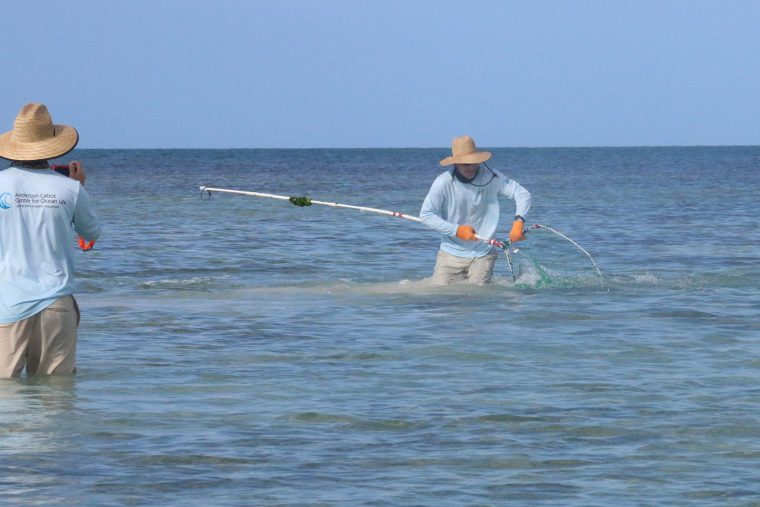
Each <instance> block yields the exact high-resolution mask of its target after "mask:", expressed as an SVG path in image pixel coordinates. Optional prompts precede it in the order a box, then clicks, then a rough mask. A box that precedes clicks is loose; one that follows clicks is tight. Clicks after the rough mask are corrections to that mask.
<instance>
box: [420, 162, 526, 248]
mask: <svg viewBox="0 0 760 507" xmlns="http://www.w3.org/2000/svg"><path fill="white" fill-rule="evenodd" d="M453 171H454V169H450V170H448V171H446V172H444V173H442V174H440V175H439V176H438V177H437V178H436V179H435V181H433V184H432V185H431V187H430V191H429V192H428V195H427V197H425V201H424V202H423V203H422V209H421V210H420V220H421V221H422V223H423V224H425V225H427V226H428V227H430V228H432V229H434V230H436V231H438V232H440V233H441V234H442V237H441V250H443V251H444V252H446V253H450V254H451V255H456V256H457V257H482V256H484V255H487V254H488V253H489V252H490V251H491V246H490V245H489V244H487V243H486V242H484V241H463V240H460V239H459V238H457V237H456V233H457V227H458V226H460V225H471V226H472V227H474V228H475V232H476V234H477V235H478V236H482V237H484V238H489V239H490V238H492V237H493V235H494V233H496V227H497V226H498V225H499V213H500V208H499V196H504V197H508V198H510V199H514V200H515V205H516V207H515V214H516V215H520V216H523V217H525V216H526V215H527V214H528V210H530V204H531V197H530V192H528V191H527V190H526V189H525V188H523V187H522V186H520V184H519V183H517V182H516V181H514V180H511V179H509V178H507V177H506V176H504V175H503V174H502V173H500V172H499V171H493V172H492V171H491V170H489V169H488V168H487V167H484V166H481V167H480V168H479V169H478V173H477V175H476V176H475V179H474V180H473V181H472V182H471V183H463V182H461V181H459V179H457V178H456V176H454V173H453Z"/></svg>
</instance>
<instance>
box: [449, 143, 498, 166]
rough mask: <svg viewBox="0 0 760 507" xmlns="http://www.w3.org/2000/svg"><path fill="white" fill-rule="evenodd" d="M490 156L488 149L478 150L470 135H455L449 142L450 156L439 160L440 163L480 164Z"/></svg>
mask: <svg viewBox="0 0 760 507" xmlns="http://www.w3.org/2000/svg"><path fill="white" fill-rule="evenodd" d="M489 158H491V152H490V151H478V149H477V147H476V146H475V141H474V140H473V139H472V137H470V136H460V137H455V138H454V140H453V141H452V142H451V156H450V157H446V158H444V159H443V160H441V165H452V164H480V163H482V162H485V161H486V160H488V159H489Z"/></svg>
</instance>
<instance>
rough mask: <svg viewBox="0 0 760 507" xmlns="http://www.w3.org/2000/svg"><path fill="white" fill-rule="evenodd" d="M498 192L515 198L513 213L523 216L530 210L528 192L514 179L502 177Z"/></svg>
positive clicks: (530, 200)
mask: <svg viewBox="0 0 760 507" xmlns="http://www.w3.org/2000/svg"><path fill="white" fill-rule="evenodd" d="M499 194H501V195H503V196H504V197H509V198H510V199H514V200H515V215H520V216H521V217H525V216H526V215H527V214H528V211H530V205H531V202H532V198H531V196H530V192H528V191H527V190H526V189H525V188H524V187H522V186H521V185H520V184H519V183H517V182H516V181H514V180H511V179H509V178H507V177H505V178H504V181H503V183H502V184H501V188H500V189H499Z"/></svg>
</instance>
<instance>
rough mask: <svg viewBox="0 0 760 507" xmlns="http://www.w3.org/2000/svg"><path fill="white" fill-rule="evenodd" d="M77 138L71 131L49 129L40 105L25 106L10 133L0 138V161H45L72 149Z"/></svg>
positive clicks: (61, 127) (44, 109) (50, 122)
mask: <svg viewBox="0 0 760 507" xmlns="http://www.w3.org/2000/svg"><path fill="white" fill-rule="evenodd" d="M78 142H79V134H78V133H77V131H76V129H75V128H74V127H67V126H66V125H53V119H52V118H51V117H50V113H48V110H47V107H45V105H44V104H35V103H31V104H27V105H25V106H24V107H22V108H21V111H20V112H19V113H18V116H16V121H14V122H13V130H11V131H10V132H6V133H5V134H2V135H0V157H2V158H7V159H10V160H19V161H26V160H47V159H51V158H56V157H60V156H61V155H65V154H66V153H68V152H70V151H71V150H73V149H74V146H76V145H77V143H78Z"/></svg>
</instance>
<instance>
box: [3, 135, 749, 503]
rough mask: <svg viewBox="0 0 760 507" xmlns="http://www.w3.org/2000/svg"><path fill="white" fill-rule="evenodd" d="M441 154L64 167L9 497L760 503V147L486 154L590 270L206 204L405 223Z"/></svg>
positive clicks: (339, 153)
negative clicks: (444, 283) (56, 241)
mask: <svg viewBox="0 0 760 507" xmlns="http://www.w3.org/2000/svg"><path fill="white" fill-rule="evenodd" d="M446 151H447V150H445V149H419V150H416V149H410V150H133V151H129V150H128V151H120V150H106V151H101V150H80V151H78V152H75V154H74V156H75V157H76V158H78V159H81V160H82V161H83V163H84V165H85V167H86V169H87V171H88V181H87V188H88V191H89V192H90V193H91V195H92V196H93V198H94V200H95V201H96V203H97V205H98V209H99V212H100V214H101V217H102V219H103V221H104V224H105V231H104V233H103V236H102V239H101V240H100V241H99V242H98V243H97V245H96V248H95V250H93V251H91V252H88V253H78V254H77V259H78V268H79V282H78V283H79V290H78V294H77V298H78V301H79V303H80V306H81V308H82V323H81V326H80V339H79V352H78V364H79V371H78V373H77V374H76V376H73V377H49V378H41V377H32V378H20V379H13V380H4V381H0V504H3V505H182V506H196V505H197V506H201V505H204V506H205V505H230V506H231V505H278V506H295V505H341V506H343V505H375V506H412V505H414V506H422V505H425V506H428V505H429V506H460V505H483V506H485V505H493V506H500V505H552V506H556V505H563V506H581V505H582V506H588V505H599V506H607V505H617V506H628V505H631V506H633V505H760V343H759V342H760V228H759V227H758V214H759V212H760V204H758V203H759V202H760V201H758V195H760V147H726V148H719V147H715V148H710V147H685V148H599V149H594V148H579V149H569V148H567V149H494V150H493V152H494V157H493V160H492V163H491V164H490V165H491V167H493V168H496V169H499V170H502V171H503V172H505V173H506V174H508V175H510V176H511V177H513V178H514V179H516V180H517V181H519V182H520V183H521V184H523V185H524V186H525V187H526V188H528V189H529V190H530V191H531V193H532V194H533V198H534V205H533V208H532V210H531V213H530V215H529V216H528V223H529V224H533V223H540V224H546V225H550V226H552V227H554V228H556V229H557V230H558V231H561V232H562V233H564V234H565V235H567V236H568V237H570V238H572V239H574V240H575V241H577V242H578V244H580V245H582V246H583V247H584V248H585V249H586V250H588V251H589V252H590V253H591V255H593V258H594V259H595V260H596V262H597V263H598V265H599V267H600V269H601V271H602V274H603V277H602V279H600V277H599V276H598V275H597V273H596V271H595V270H594V268H593V265H592V264H591V262H590V261H589V259H588V258H587V257H586V256H585V255H583V254H582V252H580V251H579V250H577V249H576V248H575V247H574V246H573V245H572V244H570V243H569V242H568V241H565V240H563V239H562V238H560V237H558V236H556V235H554V234H551V233H549V232H547V231H540V230H539V231H534V232H531V233H530V234H529V237H528V241H526V242H524V243H521V244H520V245H518V246H519V251H518V252H516V253H515V254H514V261H515V271H516V275H519V276H518V278H517V281H516V282H513V280H512V277H511V275H510V272H509V269H508V266H507V264H506V260H505V259H504V258H502V259H500V260H499V261H498V264H497V267H496V278H495V280H494V283H493V284H491V285H490V286H485V287H469V286H454V287H447V288H434V287H430V286H429V285H428V284H427V283H426V280H425V279H426V278H427V277H429V276H430V274H431V273H432V269H433V265H434V262H435V254H436V251H437V245H438V237H437V234H436V233H434V232H433V231H430V230H428V229H426V228H425V227H424V226H422V225H420V224H417V223H413V222H408V221H404V220H400V219H396V218H390V217H385V216H380V215H375V214H371V213H363V212H357V211H353V210H342V209H334V208H328V207H323V206H312V207H307V208H298V207H295V206H292V205H290V204H289V203H287V202H283V201H276V200H271V199H261V198H251V197H240V196H232V195H223V194H212V195H211V198H210V199H208V200H204V199H201V194H200V192H199V189H198V187H199V186H200V185H208V186H216V187H226V188H235V189H244V190H254V191H260V192H267V193H274V194H284V195H309V196H310V197H312V198H313V199H318V200H323V201H335V202H340V203H345V204H353V205H362V206H369V207H375V208H381V209H389V210H393V211H400V212H403V213H407V214H412V215H417V214H418V212H419V208H420V205H421V203H422V200H423V198H424V197H425V194H426V193H427V190H428V188H429V185H430V183H431V182H432V181H433V179H434V177H435V176H436V175H437V174H438V173H439V172H440V170H441V169H440V167H439V166H438V160H439V159H441V158H443V157H444V156H446ZM513 213H514V205H513V203H511V202H509V201H503V206H502V214H503V221H502V230H501V233H502V236H506V234H507V230H508V227H509V225H510V223H511V220H510V219H511V217H512V215H513Z"/></svg>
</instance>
